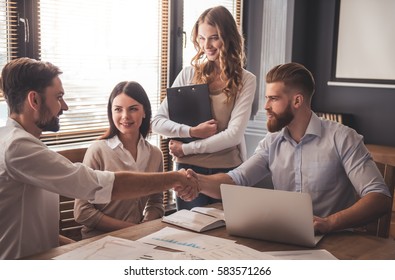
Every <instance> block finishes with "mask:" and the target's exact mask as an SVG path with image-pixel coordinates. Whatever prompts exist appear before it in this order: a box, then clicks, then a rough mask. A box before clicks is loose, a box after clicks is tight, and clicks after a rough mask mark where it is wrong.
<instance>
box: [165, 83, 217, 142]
mask: <svg viewBox="0 0 395 280" xmlns="http://www.w3.org/2000/svg"><path fill="white" fill-rule="evenodd" d="M167 103H168V107H169V118H170V120H172V121H174V122H177V123H180V124H186V125H189V126H197V125H198V124H200V123H202V122H205V121H208V120H211V119H212V113H211V101H210V97H209V90H208V85H207V84H199V85H188V86H182V87H172V88H167ZM174 139H176V140H178V141H182V142H184V143H189V142H192V141H195V140H197V139H198V138H174Z"/></svg>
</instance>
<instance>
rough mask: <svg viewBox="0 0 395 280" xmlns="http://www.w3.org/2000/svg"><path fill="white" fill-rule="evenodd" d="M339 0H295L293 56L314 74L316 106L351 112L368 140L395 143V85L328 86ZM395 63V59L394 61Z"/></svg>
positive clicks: (357, 126) (326, 110) (370, 141)
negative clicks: (391, 86) (393, 86)
mask: <svg viewBox="0 0 395 280" xmlns="http://www.w3.org/2000/svg"><path fill="white" fill-rule="evenodd" d="M335 12H336V0H295V16H294V37H293V49H292V50H293V51H292V60H293V61H295V62H299V63H302V64H304V65H305V66H306V67H307V68H308V69H309V70H310V71H311V72H312V73H313V75H314V77H315V80H316V93H315V96H314V98H313V104H312V106H313V110H315V111H322V112H334V113H346V114H350V115H351V117H352V118H351V122H350V124H349V125H350V126H351V127H352V128H354V129H355V130H356V131H358V133H360V134H362V135H363V136H364V137H365V143H369V144H379V145H387V146H395V89H380V88H364V87H345V86H328V84H327V83H328V81H330V80H331V69H332V56H333V45H334V31H335ZM394 63H395V62H394Z"/></svg>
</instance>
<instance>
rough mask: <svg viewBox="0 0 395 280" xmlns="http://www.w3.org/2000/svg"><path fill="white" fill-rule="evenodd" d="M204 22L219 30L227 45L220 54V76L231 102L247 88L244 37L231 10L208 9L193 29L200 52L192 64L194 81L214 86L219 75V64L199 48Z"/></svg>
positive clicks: (220, 7) (193, 35)
mask: <svg viewBox="0 0 395 280" xmlns="http://www.w3.org/2000/svg"><path fill="white" fill-rule="evenodd" d="M202 23H207V24H209V25H211V26H213V27H215V28H217V30H218V35H219V38H220V40H221V41H222V43H223V44H222V48H221V49H220V55H219V62H220V69H221V73H220V77H221V79H222V80H223V81H224V82H225V88H224V89H223V91H224V92H225V94H226V95H227V97H228V101H229V100H231V99H233V98H236V96H237V93H238V92H239V90H240V89H241V87H242V86H243V85H242V75H243V67H244V62H245V54H244V38H243V36H242V35H241V33H240V32H239V29H238V28H237V25H236V22H235V20H234V18H233V16H232V14H231V13H230V12H229V10H228V9H226V8H225V7H223V6H217V7H213V8H209V9H207V10H205V11H204V12H203V13H202V14H201V15H200V17H199V18H198V20H197V21H196V23H195V25H194V27H193V30H192V42H193V44H194V46H195V49H196V51H197V53H196V55H195V56H194V57H193V58H192V60H191V64H192V66H193V67H194V68H195V76H194V82H195V83H197V84H205V83H210V82H211V81H212V79H213V77H214V74H215V73H214V69H215V67H214V66H215V62H214V61H209V60H207V58H206V57H205V56H204V51H203V49H201V48H200V45H199V34H198V31H199V25H200V24H202Z"/></svg>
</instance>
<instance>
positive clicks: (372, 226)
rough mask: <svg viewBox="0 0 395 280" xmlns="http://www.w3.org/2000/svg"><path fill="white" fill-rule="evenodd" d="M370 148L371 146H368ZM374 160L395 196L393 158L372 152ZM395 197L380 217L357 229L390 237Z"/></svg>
mask: <svg viewBox="0 0 395 280" xmlns="http://www.w3.org/2000/svg"><path fill="white" fill-rule="evenodd" d="M368 148H369V147H368ZM371 154H372V157H373V160H374V161H375V163H376V165H377V167H378V169H379V170H380V172H381V174H382V175H383V178H384V181H385V183H386V185H387V186H388V188H389V191H390V194H391V195H392V197H394V187H395V166H394V165H393V162H392V161H393V159H392V158H389V157H380V156H378V155H377V154H375V153H373V152H372V153H371ZM393 201H394V199H393V198H392V199H391V207H390V208H389V210H388V211H387V213H385V214H384V215H382V216H381V217H380V218H378V219H377V220H375V221H373V222H371V223H369V224H367V225H365V226H363V227H362V228H359V229H357V231H363V232H366V233H368V234H372V235H376V236H379V237H384V238H388V237H389V233H390V227H391V216H392V211H393V209H392V207H393Z"/></svg>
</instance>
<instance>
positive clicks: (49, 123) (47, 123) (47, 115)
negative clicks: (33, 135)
mask: <svg viewBox="0 0 395 280" xmlns="http://www.w3.org/2000/svg"><path fill="white" fill-rule="evenodd" d="M42 108H43V110H42V111H41V112H40V119H39V120H38V121H36V125H37V127H39V128H40V129H41V130H42V131H52V132H57V131H59V129H60V125H59V118H58V117H57V116H51V115H52V114H51V111H50V110H49V108H48V106H47V105H46V104H45V103H44V104H43V106H42Z"/></svg>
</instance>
